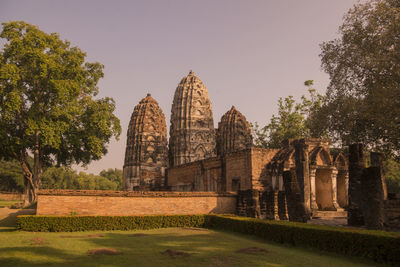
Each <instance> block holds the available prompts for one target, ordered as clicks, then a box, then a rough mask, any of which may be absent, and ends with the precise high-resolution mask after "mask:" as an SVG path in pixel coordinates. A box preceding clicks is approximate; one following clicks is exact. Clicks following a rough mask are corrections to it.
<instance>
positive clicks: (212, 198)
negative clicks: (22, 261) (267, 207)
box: [37, 190, 236, 215]
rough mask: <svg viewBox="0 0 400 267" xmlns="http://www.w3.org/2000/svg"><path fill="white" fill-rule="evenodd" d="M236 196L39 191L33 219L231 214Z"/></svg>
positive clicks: (180, 193)
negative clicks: (35, 213)
mask: <svg viewBox="0 0 400 267" xmlns="http://www.w3.org/2000/svg"><path fill="white" fill-rule="evenodd" d="M235 208H236V194H232V193H209V192H151V191H150V192H140V191H139V192H124V191H97V190H40V191H39V195H38V205H37V215H70V214H72V213H77V214H78V215H158V214H207V213H210V212H213V213H225V214H233V213H235Z"/></svg>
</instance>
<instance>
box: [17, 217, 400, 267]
mask: <svg viewBox="0 0 400 267" xmlns="http://www.w3.org/2000/svg"><path fill="white" fill-rule="evenodd" d="M164 227H205V228H213V229H221V230H228V231H233V232H238V233H243V234H250V235H254V236H257V237H260V238H263V239H265V240H269V241H274V242H278V243H285V244H291V245H293V246H298V247H312V248H317V249H319V250H324V251H330V252H336V253H339V254H343V255H349V256H358V257H365V258H370V259H372V260H374V261H377V262H385V263H391V264H396V265H400V234H399V233H389V232H382V231H368V230H361V229H353V228H343V227H329V226H322V225H312V224H304V223H293V222H287V221H270V220H260V219H253V218H245V217H236V216H230V215H229V216H228V215H165V216H32V215H23V216H18V217H17V229H19V230H24V231H36V232H73V231H90V230H92V231H94V230H136V229H154V228H164Z"/></svg>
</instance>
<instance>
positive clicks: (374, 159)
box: [371, 152, 387, 200]
mask: <svg viewBox="0 0 400 267" xmlns="http://www.w3.org/2000/svg"><path fill="white" fill-rule="evenodd" d="M371 166H373V167H379V168H380V169H381V176H380V179H381V184H382V189H383V199H384V200H387V187H386V179H385V171H384V168H383V154H382V153H379V152H371Z"/></svg>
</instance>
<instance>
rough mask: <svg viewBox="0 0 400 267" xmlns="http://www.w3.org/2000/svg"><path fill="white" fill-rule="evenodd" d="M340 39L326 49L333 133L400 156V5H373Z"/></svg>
mask: <svg viewBox="0 0 400 267" xmlns="http://www.w3.org/2000/svg"><path fill="white" fill-rule="evenodd" d="M339 34H340V37H339V38H337V39H335V40H332V41H329V42H325V43H323V44H322V45H321V48H322V53H321V59H322V67H323V68H324V70H325V71H326V72H327V73H328V74H329V76H330V79H331V82H330V85H329V87H328V91H327V104H326V105H325V107H324V109H325V111H326V112H327V115H328V120H327V121H328V122H329V132H330V134H331V136H332V138H333V139H335V140H336V141H339V142H342V143H343V144H345V145H347V144H349V143H352V142H360V141H361V142H364V143H366V144H367V145H368V146H369V147H370V148H373V149H378V150H381V151H384V152H386V153H387V154H389V155H391V156H397V157H398V156H400V131H399V126H400V1H398V0H369V1H368V2H365V3H360V4H358V5H355V6H354V7H353V8H352V9H350V10H349V11H348V13H347V14H346V15H345V17H344V22H343V25H342V26H341V27H340V28H339Z"/></svg>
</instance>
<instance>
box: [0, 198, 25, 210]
mask: <svg viewBox="0 0 400 267" xmlns="http://www.w3.org/2000/svg"><path fill="white" fill-rule="evenodd" d="M19 203H23V201H21V200H0V208H8V207H10V206H11V205H14V204H19Z"/></svg>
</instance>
